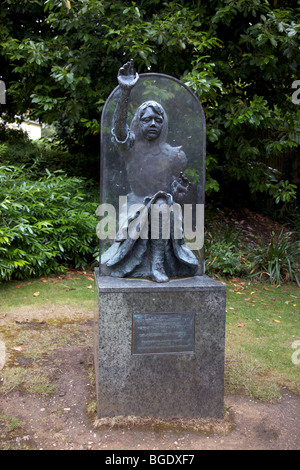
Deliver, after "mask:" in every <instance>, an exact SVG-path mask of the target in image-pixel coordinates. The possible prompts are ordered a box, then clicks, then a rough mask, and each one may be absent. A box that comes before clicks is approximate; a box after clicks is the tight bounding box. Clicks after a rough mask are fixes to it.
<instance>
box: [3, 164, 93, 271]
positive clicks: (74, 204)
mask: <svg viewBox="0 0 300 470" xmlns="http://www.w3.org/2000/svg"><path fill="white" fill-rule="evenodd" d="M30 176H32V175H30V173H28V172H25V170H24V168H23V167H15V166H6V167H5V166H1V167H0V274H1V278H2V279H3V280H8V279H11V278H17V279H22V278H26V277H38V276H42V275H45V274H49V273H51V272H56V271H60V270H63V269H64V267H66V266H76V267H83V266H86V265H87V264H88V263H92V262H93V261H94V260H95V257H96V250H97V236H96V223H97V221H96V216H95V211H96V207H97V204H96V203H95V202H93V201H90V200H89V199H88V198H87V197H86V195H85V193H84V190H85V184H84V181H83V180H82V179H80V178H76V177H72V178H71V177H66V176H65V175H64V174H63V172H60V171H57V172H56V173H55V174H51V173H50V172H49V170H46V176H43V177H41V178H39V179H37V180H35V179H31V178H30Z"/></svg>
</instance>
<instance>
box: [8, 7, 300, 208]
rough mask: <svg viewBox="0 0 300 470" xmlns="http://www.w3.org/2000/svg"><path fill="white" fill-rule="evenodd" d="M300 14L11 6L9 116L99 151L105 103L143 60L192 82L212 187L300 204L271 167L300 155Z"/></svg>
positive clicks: (144, 65) (142, 67) (288, 10)
mask: <svg viewBox="0 0 300 470" xmlns="http://www.w3.org/2000/svg"><path fill="white" fill-rule="evenodd" d="M299 12H300V9H299V2H297V1H296V0H291V1H289V2H275V1H274V2H269V1H267V0H212V1H210V2H201V1H199V0H192V1H186V0H177V1H176V0H172V1H170V2H159V1H158V0H140V1H139V2H129V1H125V0H116V1H114V2H111V1H108V0H81V1H80V2H78V1H76V2H75V1H72V0H71V1H70V2H65V1H61V0H47V1H45V2H44V1H42V0H34V1H32V0H31V1H29V0H24V1H22V2H19V1H17V0H4V1H3V2H2V4H1V7H0V22H1V28H0V43H1V47H2V52H1V54H0V61H1V74H2V76H3V79H4V81H5V82H6V83H7V84H8V86H7V105H6V106H5V108H4V107H3V111H5V113H6V119H7V120H9V119H13V116H14V115H15V114H16V112H18V113H19V114H22V113H23V112H26V111H27V110H30V115H31V116H32V117H34V118H39V119H40V120H41V121H42V122H48V123H52V122H57V123H58V126H57V127H58V131H59V134H60V136H61V138H62V139H63V142H64V143H65V144H66V145H68V147H69V148H72V149H74V148H76V151H77V150H78V149H81V150H80V151H82V149H85V150H86V149H87V148H88V146H90V147H93V146H94V148H97V149H98V148H99V128H100V125H99V123H100V114H101V110H102V107H103V104H104V102H105V100H106V99H107V97H108V95H109V93H110V92H111V91H112V90H113V89H114V87H115V86H116V85H117V81H116V76H117V71H118V68H119V67H120V66H121V65H122V64H123V63H124V62H125V61H126V60H128V59H130V58H133V59H134V61H135V66H136V68H137V70H138V72H147V71H153V72H160V73H166V74H169V75H172V76H175V77H177V78H180V79H182V80H183V81H184V82H185V83H187V84H188V85H189V86H190V87H191V88H192V89H193V90H194V92H195V93H196V94H197V96H198V97H199V98H200V100H201V102H202V103H203V107H204V111H205V114H206V117H207V140H208V146H207V150H208V155H209V157H210V159H209V162H208V163H209V164H208V168H207V177H208V178H207V179H208V189H209V190H210V191H217V190H218V188H219V186H221V185H222V182H223V181H229V182H230V183H232V185H234V182H236V181H238V180H240V181H241V182H243V183H245V185H247V186H248V187H249V188H250V190H251V191H252V192H257V191H263V192H266V193H268V194H270V195H271V196H272V197H274V198H275V199H277V198H278V196H279V197H280V198H281V194H285V197H293V191H294V188H293V187H291V186H290V182H291V181H292V180H291V178H293V174H290V175H283V179H284V180H285V181H286V180H288V184H287V185H286V186H285V190H284V193H279V190H280V188H278V187H277V186H276V185H277V183H276V181H274V171H272V169H271V170H270V169H269V168H268V167H269V166H271V165H269V164H268V159H269V158H272V157H273V156H274V155H276V156H277V155H279V156H282V158H284V156H285V155H286V154H287V153H289V154H290V158H292V159H295V158H296V157H297V152H298V149H299V143H300V139H299V129H300V108H299V106H297V105H295V104H294V103H293V102H292V100H291V95H292V92H293V90H292V83H293V82H294V81H295V80H297V79H298V78H299V77H298V76H297V67H298V66H299V48H298V46H299V44H298V35H299V28H300V26H299V25H300V22H299ZM275 176H276V180H278V178H279V179H280V178H281V177H282V176H281V175H278V174H277V175H275ZM221 189H222V188H221ZM281 200H282V199H281Z"/></svg>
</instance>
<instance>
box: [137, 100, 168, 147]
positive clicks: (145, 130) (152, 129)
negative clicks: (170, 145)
mask: <svg viewBox="0 0 300 470" xmlns="http://www.w3.org/2000/svg"><path fill="white" fill-rule="evenodd" d="M163 123H164V120H163V117H162V116H161V115H160V114H158V113H156V112H155V111H154V109H152V108H151V107H148V108H147V109H146V111H145V112H144V114H143V115H142V116H141V117H140V127H141V131H142V134H143V136H144V137H145V139H147V140H149V141H151V140H155V139H157V138H158V137H159V136H160V133H161V130H162V127H163Z"/></svg>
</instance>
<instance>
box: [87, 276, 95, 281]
mask: <svg viewBox="0 0 300 470" xmlns="http://www.w3.org/2000/svg"><path fill="white" fill-rule="evenodd" d="M87 279H88V280H89V281H94V280H95V279H94V278H93V277H87Z"/></svg>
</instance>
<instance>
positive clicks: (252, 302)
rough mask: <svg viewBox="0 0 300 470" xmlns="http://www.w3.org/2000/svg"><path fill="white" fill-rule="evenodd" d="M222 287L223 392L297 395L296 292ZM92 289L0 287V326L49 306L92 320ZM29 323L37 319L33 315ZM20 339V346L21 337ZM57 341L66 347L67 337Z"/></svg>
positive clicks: (299, 320)
mask: <svg viewBox="0 0 300 470" xmlns="http://www.w3.org/2000/svg"><path fill="white" fill-rule="evenodd" d="M223 282H224V283H225V284H226V285H227V301H226V312H227V313H226V350H225V358H226V359H225V392H226V393H242V394H247V395H249V396H252V397H255V398H259V399H262V400H273V399H276V398H278V397H279V396H280V393H281V391H282V388H283V387H286V388H288V389H289V390H292V391H293V392H295V393H300V381H299V378H300V364H298V362H300V289H299V288H298V287H297V285H296V284H294V283H290V284H286V285H283V286H281V287H276V286H272V285H270V284H269V283H263V282H255V281H251V282H250V281H248V280H242V279H236V278H234V279H230V280H226V281H225V280H223ZM95 290H96V289H95V282H94V275H93V273H92V272H82V271H68V272H66V273H65V274H64V275H59V276H49V277H47V278H41V279H36V280H28V281H20V282H19V281H11V282H7V283H4V284H2V285H0V326H1V317H2V318H4V317H5V318H9V317H10V315H14V316H16V315H20V318H22V310H24V309H26V312H27V313H28V312H29V311H31V310H34V311H35V312H40V315H41V318H42V320H43V321H47V313H45V312H47V309H49V305H51V306H53V307H54V308H55V306H57V307H58V306H59V307H60V308H61V307H62V306H63V307H66V308H67V309H68V318H67V320H66V321H67V323H68V322H70V321H72V318H73V319H74V322H75V323H76V321H77V320H76V318H77V317H76V313H77V312H78V311H79V310H80V311H86V312H90V313H91V316H92V315H93V311H94V308H95ZM43 312H44V314H43ZM35 318H37V320H39V319H41V318H40V317H39V316H37V315H35ZM56 321H57V320H56ZM64 321H65V320H64ZM64 321H63V322H64ZM50 332H51V334H52V335H53V334H54V333H55V335H56V336H57V335H59V334H60V335H64V336H68V335H71V334H74V324H73V326H72V328H71V329H69V327H68V326H67V324H66V326H63V325H62V324H61V325H60V329H59V330H55V331H54V330H53V331H52V329H51V330H50V331H49V332H48V333H47V335H48V336H49V334H50ZM42 334H43V333H42V332H40V333H39V335H42ZM44 334H46V333H44ZM48 336H47V338H48ZM56 336H55V338H54V337H51V342H52V346H53V347H54V345H57V346H58V347H59V345H60V341H59V338H58V337H56ZM39 338H40V340H41V339H42V336H39ZM47 338H46V339H47ZM3 339H4V340H5V338H3ZM46 339H45V341H44V343H43V341H40V342H39V350H38V351H36V350H34V348H33V346H34V345H35V344H36V343H35V342H34V341H33V339H32V338H31V339H30V341H31V349H30V350H31V357H34V354H38V355H40V354H42V353H43V351H42V350H40V348H41V347H42V345H43V344H45V353H46V352H47V351H49V344H48V346H47V341H46ZM48 339H49V338H48ZM86 339H87V338H86ZM17 340H18V341H20V338H19V339H17V338H14V342H15V343H16V341H17ZM21 340H22V341H21V343H22V342H23V344H25V343H24V341H25V340H24V338H23V337H22V338H21ZM62 340H63V341H65V342H66V344H67V343H68V342H69V340H68V337H66V338H65V337H64V338H62ZM72 341H73V340H72ZM91 341H92V339H91ZM297 341H298V342H299V343H298V344H297V343H296V342H297ZM48 342H49V341H48ZM14 346H18V345H17V344H14ZM298 350H299V353H298V352H297V351H298Z"/></svg>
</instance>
